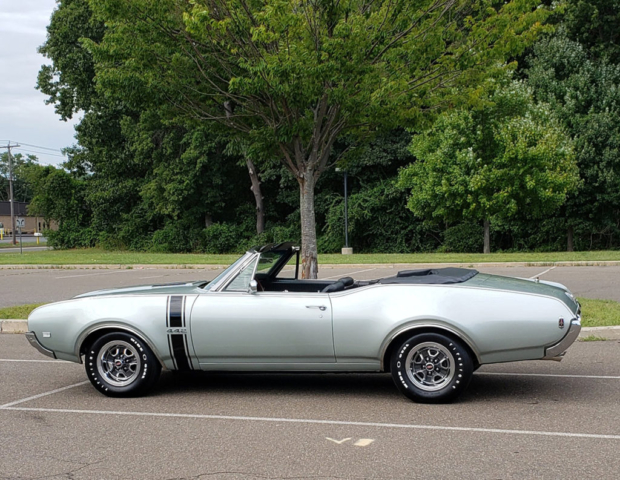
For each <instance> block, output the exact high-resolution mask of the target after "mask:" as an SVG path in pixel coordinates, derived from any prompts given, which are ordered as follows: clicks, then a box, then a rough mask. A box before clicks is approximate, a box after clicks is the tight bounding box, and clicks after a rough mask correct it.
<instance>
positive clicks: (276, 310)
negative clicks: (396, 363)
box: [190, 262, 336, 370]
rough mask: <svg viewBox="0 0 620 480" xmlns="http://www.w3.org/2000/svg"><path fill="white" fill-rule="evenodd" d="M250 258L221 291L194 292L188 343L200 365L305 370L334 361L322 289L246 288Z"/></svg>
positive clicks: (327, 301) (251, 267)
mask: <svg viewBox="0 0 620 480" xmlns="http://www.w3.org/2000/svg"><path fill="white" fill-rule="evenodd" d="M255 268H256V264H255V262H252V263H250V264H248V265H247V266H245V267H244V268H243V269H242V270H241V271H240V272H239V274H238V275H237V276H236V277H235V278H234V279H233V280H232V281H231V282H230V283H229V284H228V285H227V286H226V287H225V288H223V289H222V290H221V291H216V292H210V291H209V292H205V293H203V294H201V295H199V296H198V298H197V299H196V302H195V303H194V306H193V308H192V313H191V319H190V322H191V336H192V342H193V348H194V352H195V355H196V357H197V358H198V361H199V362H200V365H201V368H202V369H204V370H218V369H219V370H222V369H235V370H279V369H309V368H312V364H324V363H335V361H336V360H335V355H334V343H333V334H332V330H333V329H332V308H331V302H330V299H329V295H328V294H326V293H318V292H316V293H304V292H255V293H250V292H249V283H250V281H251V280H252V279H253V275H254V271H255Z"/></svg>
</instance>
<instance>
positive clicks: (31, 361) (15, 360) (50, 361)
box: [0, 358, 73, 363]
mask: <svg viewBox="0 0 620 480" xmlns="http://www.w3.org/2000/svg"><path fill="white" fill-rule="evenodd" d="M0 362H26V363H73V362H67V361H66V360H26V359H23V360H22V359H21V358H0Z"/></svg>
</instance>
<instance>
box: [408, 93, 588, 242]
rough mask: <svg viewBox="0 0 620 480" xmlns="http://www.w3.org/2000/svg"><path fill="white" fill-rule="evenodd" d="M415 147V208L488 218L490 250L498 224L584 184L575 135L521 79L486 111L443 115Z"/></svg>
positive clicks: (540, 211)
mask: <svg viewBox="0 0 620 480" xmlns="http://www.w3.org/2000/svg"><path fill="white" fill-rule="evenodd" d="M411 150H412V153H413V154H414V155H415V156H416V158H417V159H418V161H417V162H416V163H414V164H412V165H410V166H409V167H407V168H405V169H403V170H402V171H401V174H400V185H401V186H402V187H404V188H407V189H410V190H411V196H410V197H409V201H408V204H407V205H408V207H409V208H410V209H411V210H412V211H413V212H414V213H415V214H416V215H418V216H420V217H422V218H424V219H427V220H431V221H437V220H443V221H445V222H450V223H457V222H461V221H463V220H473V221H477V222H483V224H484V253H489V252H490V238H489V227H490V222H491V221H493V220H501V219H508V218H514V217H518V216H521V217H523V218H528V217H529V218H540V217H542V216H544V215H546V214H548V213H550V212H553V211H555V210H557V208H558V207H560V205H562V203H564V201H565V199H566V194H567V192H569V191H570V190H571V189H573V188H575V187H576V185H577V178H578V177H577V167H576V165H575V161H574V155H573V152H572V145H571V140H570V137H568V136H567V135H566V133H565V132H564V130H563V129H562V127H561V126H560V124H559V123H558V122H557V120H556V119H555V118H554V117H553V115H552V114H551V111H550V109H549V107H548V106H547V105H544V104H536V103H535V102H534V101H533V99H532V94H531V92H530V90H529V89H528V88H527V87H526V86H525V85H524V84H523V83H521V82H512V83H510V84H509V85H508V86H507V87H504V88H500V89H498V90H496V91H495V92H494V93H493V94H492V95H491V96H490V98H489V102H487V103H485V104H484V105H483V106H482V107H480V108H478V109H474V110H457V111H454V112H451V113H446V114H443V115H441V116H440V117H439V119H438V120H437V122H435V124H434V125H433V127H432V129H431V130H429V131H428V132H426V133H424V134H422V135H418V136H416V137H414V140H413V142H412V147H411Z"/></svg>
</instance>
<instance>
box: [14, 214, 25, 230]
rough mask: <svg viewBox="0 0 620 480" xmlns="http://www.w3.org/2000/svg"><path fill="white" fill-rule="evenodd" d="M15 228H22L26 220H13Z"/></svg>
mask: <svg viewBox="0 0 620 480" xmlns="http://www.w3.org/2000/svg"><path fill="white" fill-rule="evenodd" d="M15 226H16V227H17V228H24V227H25V226H26V219H25V218H21V217H18V218H17V219H16V220H15Z"/></svg>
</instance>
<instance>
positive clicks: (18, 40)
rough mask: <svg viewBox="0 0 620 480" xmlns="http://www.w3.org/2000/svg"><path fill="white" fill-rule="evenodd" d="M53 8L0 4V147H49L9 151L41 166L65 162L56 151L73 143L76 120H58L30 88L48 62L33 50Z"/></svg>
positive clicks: (43, 2)
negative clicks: (28, 156) (30, 157)
mask: <svg viewBox="0 0 620 480" xmlns="http://www.w3.org/2000/svg"><path fill="white" fill-rule="evenodd" d="M55 7H56V1H55V0H0V145H6V144H7V143H8V140H10V141H11V143H16V142H21V143H24V144H25V143H28V144H30V145H37V146H38V147H47V148H52V149H55V150H56V151H55V152H54V151H50V150H45V149H41V148H37V147H31V146H25V145H24V146H23V147H22V148H19V149H14V150H12V151H13V153H14V154H16V153H19V152H21V153H24V154H26V153H32V154H35V155H36V156H37V157H38V158H39V162H40V163H41V164H44V165H49V164H52V165H58V164H60V163H62V162H63V161H65V159H64V158H62V157H61V152H60V149H61V148H64V147H68V146H71V145H73V144H74V143H75V139H74V134H75V131H74V128H73V126H74V124H75V123H77V121H79V119H78V118H76V117H75V116H74V118H73V120H72V121H69V122H63V121H62V120H60V117H59V116H58V115H56V113H55V112H54V106H53V105H46V104H45V100H46V96H45V95H44V94H42V93H41V92H39V91H38V90H36V89H35V86H36V84H37V74H38V72H39V69H40V68H41V65H43V64H49V63H50V62H49V60H48V59H46V58H44V57H43V56H41V55H39V54H38V53H37V48H38V47H39V46H40V45H41V44H43V43H44V42H45V39H46V37H47V30H46V27H47V25H48V24H49V21H50V16H51V15H52V12H53V11H54V9H55ZM5 151H6V150H5V149H0V152H5Z"/></svg>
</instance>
